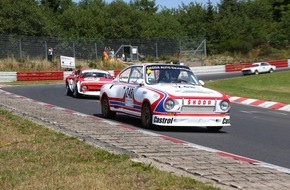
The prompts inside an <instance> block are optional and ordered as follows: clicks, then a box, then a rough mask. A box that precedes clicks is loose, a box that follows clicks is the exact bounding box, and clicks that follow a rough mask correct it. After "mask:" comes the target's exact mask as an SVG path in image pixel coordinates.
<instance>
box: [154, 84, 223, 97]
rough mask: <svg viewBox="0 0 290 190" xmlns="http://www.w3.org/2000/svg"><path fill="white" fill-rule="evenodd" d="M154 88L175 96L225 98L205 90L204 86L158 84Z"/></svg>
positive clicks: (216, 92) (218, 93) (212, 91)
mask: <svg viewBox="0 0 290 190" xmlns="http://www.w3.org/2000/svg"><path fill="white" fill-rule="evenodd" d="M151 87H152V88H154V89H156V90H158V91H162V92H165V93H167V94H170V95H173V96H181V97H186V96H190V97H192V96H197V97H211V98H220V97H222V96H224V95H223V94H222V93H220V92H218V91H215V90H212V89H208V88H205V87H203V86H197V85H184V84H171V85H168V84H166V85H165V84H158V85H152V86H151Z"/></svg>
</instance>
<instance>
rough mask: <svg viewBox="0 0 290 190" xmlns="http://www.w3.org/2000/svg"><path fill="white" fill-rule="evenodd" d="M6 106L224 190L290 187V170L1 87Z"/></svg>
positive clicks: (1, 101) (0, 100)
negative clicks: (33, 98)
mask: <svg viewBox="0 0 290 190" xmlns="http://www.w3.org/2000/svg"><path fill="white" fill-rule="evenodd" d="M0 108H4V109H7V110H10V111H12V112H13V113H15V114H18V115H21V116H24V117H26V118H29V119H31V120H33V121H35V122H37V123H39V124H42V125H45V126H47V127H49V128H51V129H53V130H57V131H60V132H63V133H66V134H68V135H72V136H76V137H78V138H80V139H82V140H84V141H85V142H87V143H90V144H93V145H95V146H98V147H101V148H104V149H106V150H108V151H110V152H113V153H125V154H129V155H131V157H132V160H135V161H141V162H145V163H150V164H152V165H154V166H156V167H158V168H160V169H162V170H166V171H170V172H173V173H175V174H177V175H185V176H189V177H192V178H194V179H197V180H200V181H202V182H206V183H210V184H212V185H214V186H216V187H220V188H221V189H225V190H227V189H251V190H252V189H255V190H259V189H261V190H267V189H271V190H288V189H290V171H289V169H286V168H280V167H277V166H274V165H269V164H267V163H263V162H259V161H256V160H251V159H247V158H243V157H239V156H236V155H231V154H229V153H226V152H221V151H218V150H214V149H210V148H206V147H202V146H199V145H196V144H192V143H188V142H184V141H180V140H178V139H173V138H170V137H167V136H162V135H158V134H155V133H152V132H148V131H145V130H138V129H135V128H132V127H130V126H127V125H123V124H119V123H117V122H111V121H108V120H104V119H102V118H98V117H94V116H90V115H85V114H82V113H79V112H75V111H73V110H67V109H64V108H60V107H56V106H54V105H50V104H46V103H42V102H37V101H34V100H31V99H28V98H25V97H22V96H17V95H15V94H11V93H8V92H6V91H3V90H1V89H0Z"/></svg>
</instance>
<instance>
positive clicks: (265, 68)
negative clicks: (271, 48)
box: [242, 62, 276, 75]
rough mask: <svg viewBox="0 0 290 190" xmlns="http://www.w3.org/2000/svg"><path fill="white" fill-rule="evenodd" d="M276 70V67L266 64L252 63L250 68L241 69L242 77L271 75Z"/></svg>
mask: <svg viewBox="0 0 290 190" xmlns="http://www.w3.org/2000/svg"><path fill="white" fill-rule="evenodd" d="M275 70H276V66H274V65H271V64H269V63H268V62H259V63H253V64H252V65H251V66H250V67H246V68H244V69H242V73H243V75H251V74H255V75H258V74H260V73H273V72H274V71H275Z"/></svg>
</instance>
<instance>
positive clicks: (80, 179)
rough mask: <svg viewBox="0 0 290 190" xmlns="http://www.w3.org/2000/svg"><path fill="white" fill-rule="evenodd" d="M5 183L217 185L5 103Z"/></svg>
mask: <svg viewBox="0 0 290 190" xmlns="http://www.w3.org/2000/svg"><path fill="white" fill-rule="evenodd" d="M0 188H1V189H2V190H8V189H13V190H16V189H21V190H25V189H29V190H30V189H64V190H65V189H69V190H74V189H76V190H79V189H101V190H107V189H108V190H113V189H118V190H123V189H124V190H129V189H140V190H142V189H144V190H145V189H146V190H150V189H154V190H155V189H168V190H170V189H172V190H176V189H196V190H198V189H199V190H213V189H216V188H214V187H212V186H208V185H206V184H203V183H201V182H198V181H196V180H194V179H191V178H188V177H182V176H176V175H173V174H171V173H169V172H165V171H160V170H158V169H156V168H154V167H153V166H151V165H148V164H143V163H136V162H132V161H131V160H130V158H129V157H128V156H127V155H115V154H111V153H109V152H107V151H104V150H102V149H98V148H96V147H94V146H91V145H88V144H85V143H84V142H82V141H79V140H78V139H76V138H74V137H69V136H66V135H64V134H61V133H57V132H54V131H51V130H49V129H48V128H46V127H44V126H41V125H38V124H36V123H33V122H31V121H29V120H26V119H24V118H21V117H19V116H16V115H13V114H12V113H10V112H8V111H5V110H3V109H0Z"/></svg>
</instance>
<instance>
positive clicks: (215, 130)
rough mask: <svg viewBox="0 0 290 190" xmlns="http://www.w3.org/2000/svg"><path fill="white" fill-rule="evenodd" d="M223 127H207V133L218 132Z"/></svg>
mask: <svg viewBox="0 0 290 190" xmlns="http://www.w3.org/2000/svg"><path fill="white" fill-rule="evenodd" d="M222 128H223V127H207V130H208V131H209V132H219V131H220V130H221V129H222Z"/></svg>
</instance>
